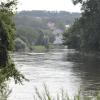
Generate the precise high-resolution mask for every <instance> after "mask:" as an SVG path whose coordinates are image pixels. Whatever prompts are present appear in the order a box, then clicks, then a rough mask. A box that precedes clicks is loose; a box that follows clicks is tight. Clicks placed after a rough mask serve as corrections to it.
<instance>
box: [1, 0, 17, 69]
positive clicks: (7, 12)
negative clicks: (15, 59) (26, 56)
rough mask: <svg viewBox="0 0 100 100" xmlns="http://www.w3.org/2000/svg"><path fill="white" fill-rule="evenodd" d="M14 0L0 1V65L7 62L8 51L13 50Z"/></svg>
mask: <svg viewBox="0 0 100 100" xmlns="http://www.w3.org/2000/svg"><path fill="white" fill-rule="evenodd" d="M15 6H16V0H6V1H5V2H0V66H2V67H5V66H7V65H8V63H9V54H8V51H12V50H13V40H14V30H15V26H14V23H13V16H14V9H15V8H16V7H15Z"/></svg>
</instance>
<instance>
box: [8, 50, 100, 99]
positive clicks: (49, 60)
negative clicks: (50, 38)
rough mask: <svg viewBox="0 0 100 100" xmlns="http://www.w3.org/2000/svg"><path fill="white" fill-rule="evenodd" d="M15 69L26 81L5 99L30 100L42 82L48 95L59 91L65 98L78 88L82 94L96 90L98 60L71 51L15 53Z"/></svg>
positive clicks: (99, 82) (99, 73)
mask: <svg viewBox="0 0 100 100" xmlns="http://www.w3.org/2000/svg"><path fill="white" fill-rule="evenodd" d="M13 56H14V61H15V63H16V67H17V68H18V69H19V70H20V71H21V72H22V73H23V74H24V75H25V76H26V78H28V79H29V80H30V82H24V85H23V86H22V85H18V84H17V85H15V84H14V82H13V81H11V82H10V88H12V89H13V92H12V94H11V95H10V97H9V98H8V100H33V94H34V87H35V86H37V87H38V88H39V89H40V90H42V85H43V83H46V84H47V86H48V88H49V90H50V92H51V93H52V94H55V93H58V92H59V91H60V90H61V88H64V89H66V91H68V94H69V95H74V94H75V93H77V91H78V89H79V88H82V89H83V91H84V93H86V94H87V93H88V92H90V91H91V92H95V91H97V90H100V78H99V77H100V68H99V66H100V59H99V57H97V56H95V57H93V56H82V55H81V54H79V52H76V51H75V50H68V49H55V50H51V51H49V52H48V53H15V54H14V55H13Z"/></svg>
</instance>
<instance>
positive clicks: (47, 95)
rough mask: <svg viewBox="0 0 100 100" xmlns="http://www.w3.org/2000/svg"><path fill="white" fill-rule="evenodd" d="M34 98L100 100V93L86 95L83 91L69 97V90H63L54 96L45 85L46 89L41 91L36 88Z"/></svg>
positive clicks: (42, 99)
mask: <svg viewBox="0 0 100 100" xmlns="http://www.w3.org/2000/svg"><path fill="white" fill-rule="evenodd" d="M33 100H100V93H99V94H97V95H96V96H95V97H94V96H84V95H82V93H81V91H79V92H78V94H77V95H75V96H73V97H69V96H68V94H67V92H65V91H64V90H62V91H61V92H60V93H59V94H57V95H55V96H52V95H51V94H50V92H49V90H48V88H47V86H46V85H44V91H42V92H40V91H39V89H38V88H35V95H34V99H33Z"/></svg>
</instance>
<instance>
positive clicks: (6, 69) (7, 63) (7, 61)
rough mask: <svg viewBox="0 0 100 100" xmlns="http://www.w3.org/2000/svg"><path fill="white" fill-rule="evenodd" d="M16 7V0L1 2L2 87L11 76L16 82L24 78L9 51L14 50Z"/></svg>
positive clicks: (0, 53)
mask: <svg viewBox="0 0 100 100" xmlns="http://www.w3.org/2000/svg"><path fill="white" fill-rule="evenodd" d="M15 9H16V0H6V1H5V2H0V87H2V84H4V82H5V81H7V80H9V79H10V77H13V78H14V80H15V82H16V83H17V82H22V79H23V78H24V76H23V75H22V74H20V72H19V71H18V70H17V69H16V68H15V65H14V64H13V62H12V60H11V58H10V55H9V51H12V50H13V42H14V30H15V25H14V23H13V16H14V13H15V12H14V10H15ZM2 89H3V87H2ZM0 91H1V88H0ZM0 94H1V93H0Z"/></svg>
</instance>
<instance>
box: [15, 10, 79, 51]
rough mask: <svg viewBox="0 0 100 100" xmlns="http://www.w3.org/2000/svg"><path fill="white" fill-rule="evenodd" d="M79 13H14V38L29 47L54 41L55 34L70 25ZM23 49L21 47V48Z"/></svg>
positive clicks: (36, 11) (37, 11)
mask: <svg viewBox="0 0 100 100" xmlns="http://www.w3.org/2000/svg"><path fill="white" fill-rule="evenodd" d="M79 16H80V14H79V13H69V12H65V11H61V12H56V11H39V10H34V11H22V12H19V13H17V14H16V16H15V23H16V35H15V37H16V38H20V39H21V40H22V41H24V42H25V43H26V44H27V47H29V48H31V47H32V46H34V45H44V46H46V47H47V45H49V44H52V43H53V42H54V41H55V35H56V34H57V32H58V33H59V31H62V32H63V31H64V29H65V25H71V24H72V23H73V21H74V19H75V18H79ZM22 49H23V48H22Z"/></svg>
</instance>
